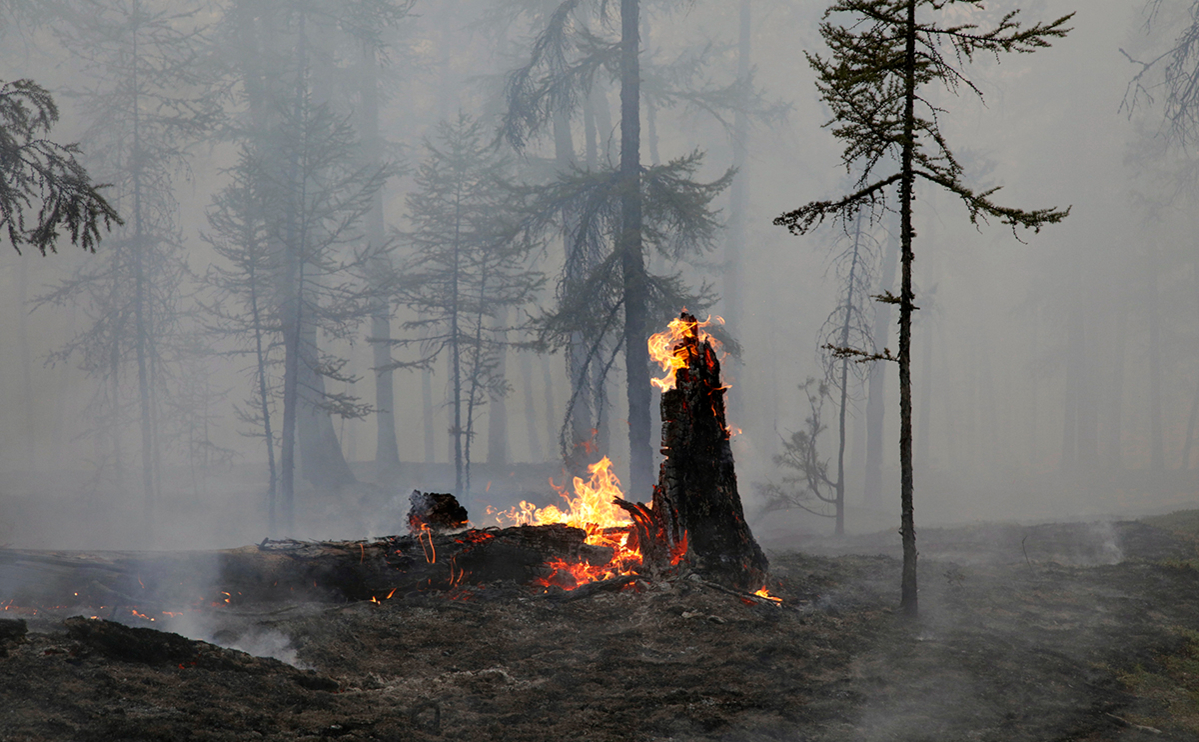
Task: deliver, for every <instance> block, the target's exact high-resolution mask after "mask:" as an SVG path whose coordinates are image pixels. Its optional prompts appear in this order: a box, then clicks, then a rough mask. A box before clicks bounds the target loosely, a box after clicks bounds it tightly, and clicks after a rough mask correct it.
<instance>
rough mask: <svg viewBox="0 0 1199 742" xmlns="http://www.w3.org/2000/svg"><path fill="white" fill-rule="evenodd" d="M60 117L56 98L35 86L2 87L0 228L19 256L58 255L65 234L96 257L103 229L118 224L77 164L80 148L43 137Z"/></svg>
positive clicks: (18, 83) (10, 84) (29, 83)
mask: <svg viewBox="0 0 1199 742" xmlns="http://www.w3.org/2000/svg"><path fill="white" fill-rule="evenodd" d="M58 115H59V114H58V106H57V105H56V104H55V103H54V97H53V96H52V95H50V92H49V91H48V90H46V89H45V88H43V87H42V86H40V85H38V84H37V83H35V82H34V81H32V80H15V81H12V82H6V83H4V84H3V85H0V228H2V229H3V230H4V236H5V237H6V238H7V239H8V242H9V244H10V245H12V246H13V249H15V250H16V251H17V252H18V253H19V252H21V248H22V247H32V248H33V249H35V250H37V251H38V252H40V253H41V254H42V255H45V254H46V251H50V252H54V251H56V250H57V244H58V240H59V238H60V237H61V236H62V231H63V230H66V231H67V233H69V235H70V241H71V243H72V244H75V245H78V246H80V247H82V248H83V249H84V250H87V251H89V252H94V251H95V249H96V244H97V243H99V241H100V236H101V235H100V230H101V228H103V229H105V230H108V229H111V228H112V226H113V225H114V224H118V225H119V224H121V223H122V221H121V218H120V217H119V216H118V215H117V211H116V209H115V208H113V206H112V205H111V204H109V203H108V201H107V200H106V199H105V198H104V196H103V195H102V194H101V193H100V191H101V189H103V188H104V186H103V185H98V184H96V183H93V182H92V179H91V176H90V175H88V172H87V170H86V169H85V168H84V167H83V165H81V164H80V163H79V160H78V159H77V158H78V156H79V155H80V151H79V145H77V144H56V143H54V142H52V141H50V140H49V139H47V138H46V137H47V136H48V135H49V133H50V130H51V129H52V128H53V127H54V125H55V124H56V123H58Z"/></svg>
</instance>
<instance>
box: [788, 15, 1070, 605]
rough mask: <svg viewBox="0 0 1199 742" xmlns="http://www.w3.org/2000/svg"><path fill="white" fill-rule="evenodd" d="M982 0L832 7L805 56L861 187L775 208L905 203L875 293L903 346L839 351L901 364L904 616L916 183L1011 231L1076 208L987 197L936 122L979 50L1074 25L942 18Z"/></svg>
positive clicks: (1030, 45) (911, 573)
mask: <svg viewBox="0 0 1199 742" xmlns="http://www.w3.org/2000/svg"><path fill="white" fill-rule="evenodd" d="M982 5H983V3H982V0H837V2H834V3H833V4H832V5H831V6H830V7H829V8H828V10H826V11H825V15H824V20H823V21H822V22H821V25H820V33H821V36H822V37H823V38H824V40H825V42H826V44H827V45H828V48H829V56H828V57H824V56H821V55H820V54H816V53H809V54H808V55H807V56H808V61H809V63H810V64H811V66H812V68H813V69H814V70H815V72H816V76H817V83H816V85H817V88H818V90H819V91H820V95H821V98H822V99H823V100H824V101H825V103H827V105H828V106H829V108H830V110H831V112H832V115H833V118H832V120H831V121H830V122H829V123H828V126H830V127H831V128H832V131H833V135H834V136H835V137H837V138H838V139H840V140H841V141H842V142H843V143H844V150H843V151H842V156H841V157H842V162H843V163H844V165H845V167H846V169H847V171H848V172H850V173H851V174H852V175H853V176H854V177H855V178H856V182H855V190H854V191H853V192H852V193H849V194H846V195H843V196H840V197H838V198H836V199H833V200H828V201H814V202H811V203H809V204H807V205H806V206H803V207H801V208H798V209H796V210H794V211H790V212H787V213H785V214H782V215H781V216H779V217H778V218H776V219H775V224H776V225H779V226H784V227H786V228H787V229H788V230H790V231H791V232H792V233H793V234H806V233H808V232H810V231H812V230H813V229H815V228H816V227H818V226H819V225H820V224H822V223H823V222H824V221H825V220H826V219H833V220H835V221H839V222H841V223H843V224H847V223H849V222H852V221H853V220H854V219H856V218H857V215H858V214H859V213H860V212H861V211H862V210H863V209H866V210H868V211H869V212H870V213H871V214H872V215H877V214H879V213H881V211H883V210H886V209H888V208H890V209H893V210H897V211H898V212H899V219H900V265H901V267H902V269H901V279H900V292H899V295H898V296H895V295H893V294H891V293H890V292H887V293H886V294H883V295H882V296H880V297H878V299H879V300H880V301H884V302H887V303H892V304H896V305H898V306H899V350H898V354H897V355H892V354H891V353H890V352H889V351H885V352H884V353H882V354H877V353H872V352H867V351H863V350H860V349H854V348H843V349H842V350H841V352H842V353H843V354H846V355H850V356H858V357H859V358H860V359H861V360H864V361H872V360H889V361H896V362H897V363H898V364H899V416H900V433H899V460H900V488H901V489H900V507H901V519H902V525H901V535H902V538H903V575H902V581H901V597H900V607H901V609H902V610H903V611H904V613H905V614H907V615H909V616H915V615H917V613H918V600H917V592H916V590H917V585H916V529H915V519H914V515H913V503H912V499H913V491H914V483H913V478H912V382H911V337H912V313H913V312H914V311H915V310H916V309H917V307H916V304H915V299H916V296H915V292H914V290H913V283H912V262H913V260H914V259H915V254H914V252H913V242H914V239H915V236H916V233H915V229H914V228H913V202H914V199H915V193H916V186H917V184H918V183H919V184H922V185H926V186H931V187H935V188H938V189H943V190H945V191H948V192H949V193H951V194H953V195H954V196H956V197H957V198H958V199H960V200H961V202H962V203H963V205H964V206H965V207H966V210H967V213H968V215H969V218H970V221H971V222H972V223H973V224H976V225H978V224H980V223H981V222H984V221H987V220H988V219H990V218H995V219H998V220H999V221H1000V222H1001V223H1003V224H1005V225H1008V226H1010V227H1011V228H1012V230H1013V233H1015V231H1016V229H1017V228H1025V229H1032V230H1034V231H1039V230H1040V229H1041V228H1042V227H1043V226H1045V225H1047V224H1055V223H1057V222H1060V221H1061V220H1062V219H1063V218H1065V217H1066V215H1067V214H1068V213H1069V209H1066V210H1059V209H1056V208H1047V209H1037V210H1032V211H1024V210H1021V209H1016V208H1011V207H1006V206H1001V205H1000V204H998V203H996V202H995V201H993V200H992V197H993V196H994V194H995V192H996V191H997V190H998V189H997V188H991V189H987V190H982V191H976V190H974V189H973V188H971V187H970V186H969V185H968V184H967V182H966V180H965V178H966V173H965V172H964V169H963V167H962V165H961V164H960V162H959V161H958V159H957V158H956V157H955V156H954V154H953V152H952V150H951V149H950V147H949V143H948V141H947V140H946V138H945V136H944V134H943V132H942V130H941V126H940V123H939V118H938V117H939V115H940V114H942V113H943V111H942V110H941V109H939V108H937V107H936V106H935V105H934V104H933V103H931V102H930V100H929V98H928V97H927V93H926V91H927V89H929V88H931V87H933V86H936V85H939V86H942V87H944V88H947V89H948V90H949V91H950V92H957V91H959V90H961V89H963V88H964V89H965V90H967V91H968V92H970V93H973V94H975V95H977V96H979V97H980V98H981V97H982V91H981V90H980V89H979V88H978V87H977V86H976V85H975V84H974V83H972V82H971V80H970V78H969V77H967V76H966V73H965V71H964V65H965V64H968V63H970V62H973V61H974V59H975V58H976V57H978V56H980V55H987V56H994V57H995V58H998V57H999V55H1000V53H1008V52H1033V51H1036V50H1037V49H1041V48H1044V47H1047V46H1049V44H1050V41H1051V40H1052V39H1057V38H1061V37H1064V36H1065V35H1066V34H1067V33H1068V32H1069V29H1068V28H1067V27H1066V23H1067V22H1068V21H1069V19H1070V18H1071V15H1066V16H1062V17H1061V18H1058V19H1056V20H1054V21H1050V22H1044V23H1034V24H1031V25H1025V24H1023V23H1021V21H1020V20H1019V11H1011V12H1008V13H1005V14H1003V15H1002V16H1001V17H1000V18H999V19H998V21H997V22H995V23H994V24H993V25H990V26H988V27H982V26H980V25H979V24H976V23H971V22H963V23H957V22H944V23H943V22H941V21H942V19H944V18H947V17H949V14H948V13H947V12H946V11H947V10H950V9H953V8H952V6H966V8H965V9H973V10H981V9H982ZM895 191H898V193H895ZM893 194H894V195H893ZM892 198H893V199H894V201H892V200H891V199H892Z"/></svg>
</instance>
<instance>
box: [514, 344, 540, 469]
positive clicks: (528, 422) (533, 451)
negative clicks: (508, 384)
mask: <svg viewBox="0 0 1199 742" xmlns="http://www.w3.org/2000/svg"><path fill="white" fill-rule="evenodd" d="M517 357H518V358H519V359H520V381H521V393H522V394H523V395H524V398H525V435H526V436H527V437H528V439H529V460H530V461H542V460H543V459H544V458H545V450H544V449H543V448H542V447H541V434H540V433H539V432H538V430H537V406H536V405H534V404H533V357H532V356H531V355H530V354H529V353H518V354H517Z"/></svg>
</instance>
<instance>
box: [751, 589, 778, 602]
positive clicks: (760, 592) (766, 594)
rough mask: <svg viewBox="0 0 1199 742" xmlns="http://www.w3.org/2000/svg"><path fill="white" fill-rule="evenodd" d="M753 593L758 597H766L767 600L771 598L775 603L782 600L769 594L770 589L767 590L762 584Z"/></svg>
mask: <svg viewBox="0 0 1199 742" xmlns="http://www.w3.org/2000/svg"><path fill="white" fill-rule="evenodd" d="M754 595H757V596H758V597H759V598H766V599H767V600H773V601H774V602H775V603H782V602H783V599H782V598H776V597H774V596H773V595H771V594H770V591H769V590H767V589H766V587H765V586H764V585H763V586H762V589H761V590H758V591H757V592H755V593H754Z"/></svg>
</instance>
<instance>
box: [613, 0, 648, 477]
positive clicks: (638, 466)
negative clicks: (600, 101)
mask: <svg viewBox="0 0 1199 742" xmlns="http://www.w3.org/2000/svg"><path fill="white" fill-rule="evenodd" d="M639 10H640V8H639V0H620V19H621V42H620V43H621V54H620V180H621V199H620V211H621V234H620V242H619V246H620V264H621V270H622V273H623V277H624V304H625V307H624V308H625V326H624V343H625V367H626V368H625V372H626V377H627V380H628V398H629V492H630V493H632V494H633V495H634V496H635V497H636V496H642V497H644V496H646V495H648V494H649V493H650V491H651V490H652V487H653V462H654V459H653V449H652V448H651V446H650V431H651V428H652V426H651V424H650V400H651V391H650V383H649V348H648V347H647V346H646V339H647V337H648V335H647V331H646V330H647V326H646V325H647V320H648V315H647V311H648V307H647V301H648V296H647V291H648V284H647V280H646V274H645V254H644V252H643V250H642V245H641V229H642V223H641V67H640V59H639V54H640V50H641V44H640V38H639V37H640V32H639V31H640V29H639V20H638V13H639Z"/></svg>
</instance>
